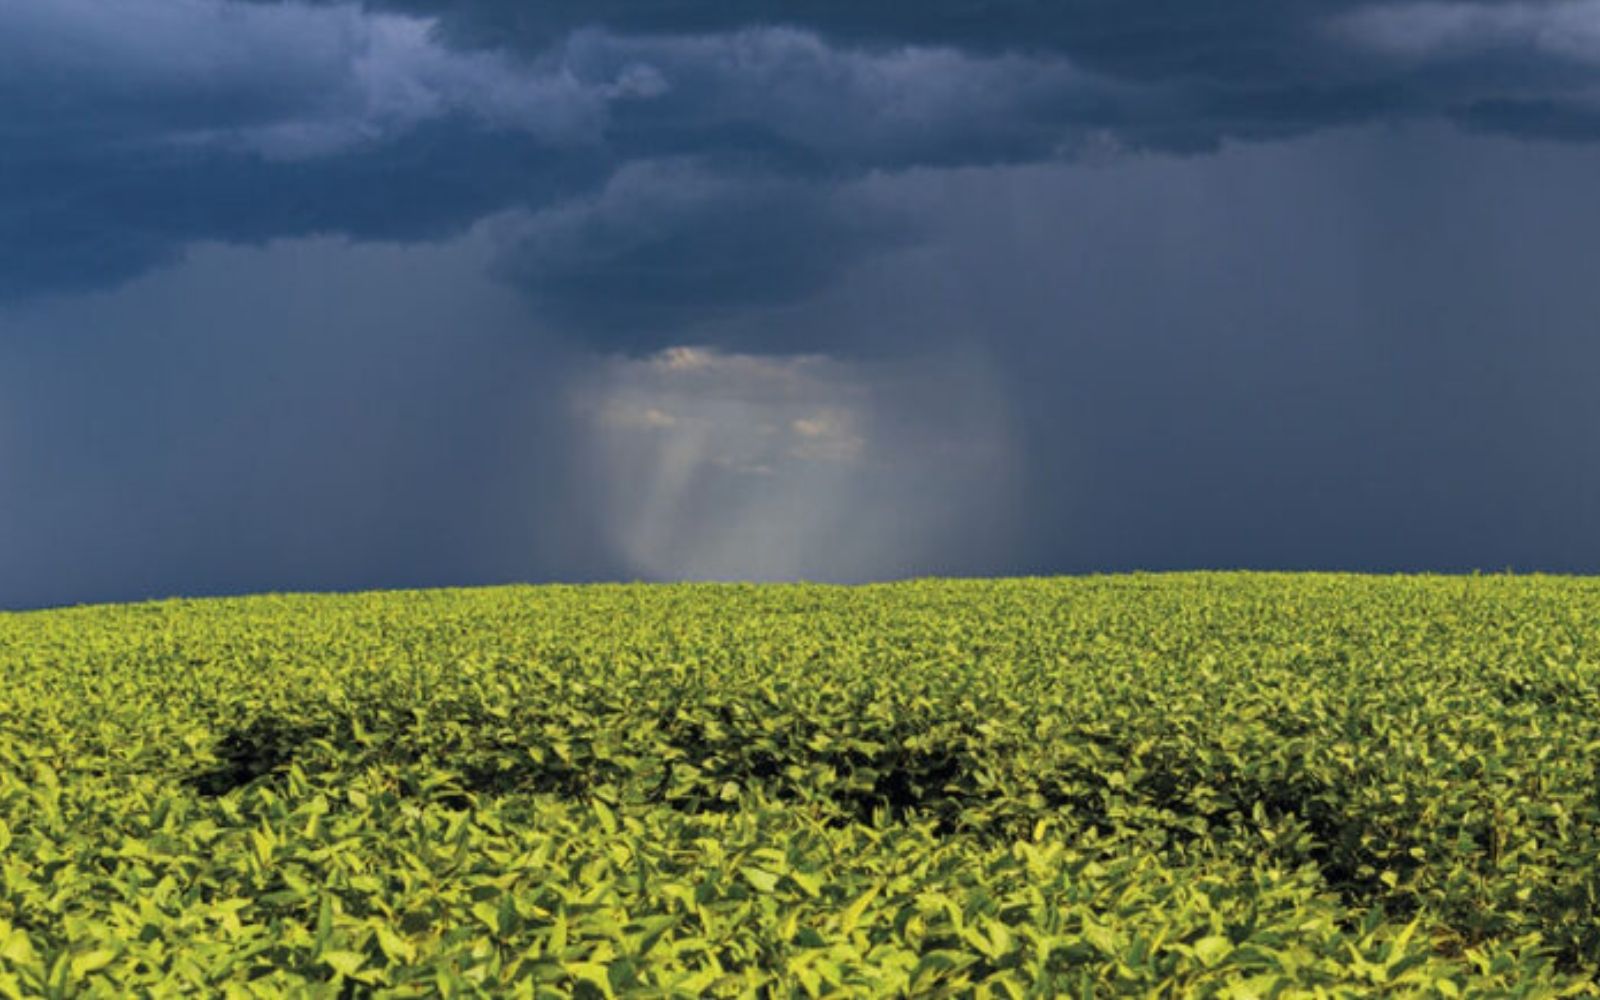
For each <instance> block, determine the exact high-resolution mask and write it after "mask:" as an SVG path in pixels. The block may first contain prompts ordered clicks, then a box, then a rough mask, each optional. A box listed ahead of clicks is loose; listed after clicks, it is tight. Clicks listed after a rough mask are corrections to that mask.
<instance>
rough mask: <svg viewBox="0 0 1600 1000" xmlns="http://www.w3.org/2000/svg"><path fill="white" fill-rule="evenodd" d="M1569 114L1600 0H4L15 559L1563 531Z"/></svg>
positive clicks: (768, 569) (1, 171) (1587, 458)
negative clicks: (895, 0)
mask: <svg viewBox="0 0 1600 1000" xmlns="http://www.w3.org/2000/svg"><path fill="white" fill-rule="evenodd" d="M1596 138H1600V3H1596V2H1594V0H1545V2H1493V3H1487V2H1481V3H1456V2H1390V3H1384V2H1379V3H1365V2H1343V0H1324V2H1298V0H1292V2H1286V3H1272V4H1267V3H1261V2H1256V0H1249V2H1246V0H1223V2H1219V3H1210V4H1204V5H1199V6H1196V5H1194V4H1188V3H1183V4H1179V3H1155V4H1105V3H1100V2H1090V0H1067V2H1063V3H1059V4H1048V5H1046V4H1032V3H1015V4H1012V3H1000V4H988V5H981V6H980V7H978V8H974V7H973V6H972V5H970V4H967V3H958V2H945V0H934V2H932V3H927V4H918V5H915V6H896V5H881V4H880V5H862V4H852V3H841V2H833V0H816V2H805V3H783V4H775V3H763V4H755V5H750V4H727V3H703V2H690V3H681V4H670V5H662V4H647V3H635V2H631V0H630V2H624V0H607V2H601V3H593V2H585V3H577V2H567V0H556V2H550V3H541V4H536V5H528V4H522V3H511V2H508V0H470V2H465V3H451V4H443V3H437V2H432V0H368V2H364V3H353V2H339V3H315V2H277V0H274V2H245V0H160V2H157V0H106V2H88V0H48V2H47V0H10V2H5V3H0V394H3V395H0V544H3V545H4V553H3V554H4V556H5V558H4V560H3V563H4V569H0V601H3V602H5V603H8V604H12V605H27V604H36V603H48V602H59V601H72V600H79V599H102V598H121V597H138V596H151V595H157V594H163V593H194V592H217V591H232V590H255V589H268V588H326V587H358V586H380V585H382V586H396V585H404V584H419V585H420V584H428V583H469V582H492V581H495V580H511V579H551V578H561V579H590V578H617V577H630V576H648V577H652V578H656V577H660V578H671V577H679V576H718V577H729V576H731V577H743V576H750V577H786V576H808V577H817V578H826V579H865V578H871V577H876V576H884V575H901V574H912V573H928V572H948V573H963V572H971V573H979V572H1019V571H1028V572H1063V571H1083V570H1091V569H1128V568H1169V567H1182V566H1195V565H1207V566H1219V567H1230V566H1265V567H1281V568H1316V567H1323V568H1365V569H1426V568H1436V569H1467V568H1474V567H1482V568H1498V567H1500V566H1503V565H1505V564H1507V563H1516V564H1519V565H1522V566H1529V567H1531V568H1548V569H1572V568H1583V567H1591V568H1592V566H1593V565H1594V564H1595V563H1596V562H1600V551H1597V550H1596V549H1595V548H1594V542H1593V539H1594V538H1596V537H1600V536H1597V535H1596V534H1595V531H1594V530H1593V529H1594V527H1595V520H1594V518H1595V513H1594V511H1595V506H1596V494H1595V482H1594V477H1593V474H1592V473H1591V472H1590V471H1589V470H1590V469H1591V468H1593V466H1594V461H1595V459H1596V457H1597V456H1595V454H1594V449H1593V446H1592V444H1591V443H1590V441H1589V438H1590V435H1588V434H1587V433H1586V430H1585V429H1586V428H1588V427H1590V426H1592V425H1593V419H1595V417H1596V414H1595V413H1594V407H1593V404H1592V403H1591V402H1590V399H1591V397H1592V393H1589V392H1588V391H1587V388H1586V387H1587V386H1588V385H1590V384H1592V373H1593V371H1594V370H1595V367H1596V363H1597V357H1596V355H1597V352H1596V349H1595V348H1593V347H1592V346H1591V342H1592V331H1591V330H1590V328H1589V323H1588V319H1587V317H1591V316H1592V315H1594V309H1595V307H1596V305H1597V303H1596V300H1595V292H1594V289H1593V284H1594V283H1593V282H1592V281H1591V280H1590V279H1589V278H1588V277H1587V271H1588V268H1587V267H1586V266H1585V264H1584V262H1585V261H1587V260H1592V259H1594V257H1595V249H1596V248H1595V246H1594V237H1593V233H1594V232H1596V231H1600V229H1597V228H1596V226H1597V225H1600V202H1597V199H1596V198H1595V196H1594V195H1593V194H1592V193H1591V192H1592V191H1593V189H1594V184H1593V180H1592V178H1593V177H1594V176H1596V174H1595V167H1596V166H1597V165H1600V164H1597V160H1596V153H1595V149H1596V147H1595V145H1594V144H1593V142H1592V140H1594V139H1596ZM684 359H696V364H695V365H691V366H689V369H691V370H686V369H685V367H684ZM763 428H771V429H770V430H765V429H763Z"/></svg>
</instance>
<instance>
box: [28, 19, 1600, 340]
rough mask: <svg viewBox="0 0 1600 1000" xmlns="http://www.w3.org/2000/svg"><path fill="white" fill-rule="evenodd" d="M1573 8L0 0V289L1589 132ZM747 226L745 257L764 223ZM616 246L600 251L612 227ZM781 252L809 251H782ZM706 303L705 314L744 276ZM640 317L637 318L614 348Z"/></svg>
mask: <svg viewBox="0 0 1600 1000" xmlns="http://www.w3.org/2000/svg"><path fill="white" fill-rule="evenodd" d="M1595 10H1596V8H1595V5H1594V4H1593V3H1591V2H1589V0H1566V2H1558V3H1545V4H1521V3H1507V4H1494V5H1490V4H1450V3H1401V4H1387V5H1384V4H1379V5H1372V4H1354V3H1345V2H1320V3H1309V2H1286V3H1270V4H1269V3H1260V2H1250V3H1242V2H1224V3H1216V4H1192V3H1187V2H1185V3H1178V2H1175V0H1173V2H1166V0H1164V2H1160V3H1140V4H1128V3H1120V2H1119V3H1112V2H1109V0H1094V2H1081V0H1079V2H1062V3H1049V4H1046V3H1037V2H1009V3H1008V2H989V3H970V2H953V0H939V2H935V3H930V4H917V5H915V6H904V5H886V4H853V3H842V2H826V3H809V4H808V3H781V4H780V3H763V4H754V5H746V4H728V3H693V2H683V3H673V4H656V3H622V2H611V3H600V4H594V3H581V4H580V3H575V2H559V3H547V4H523V3H513V2H509V0H478V2H471V3H465V4H438V3H425V2H421V0H396V2H394V3H368V4H367V5H365V7H357V6H353V5H349V4H343V3H338V4H333V3H329V4H303V3H282V2H274V3H256V4H244V3H236V2H230V0H181V2H176V3H157V2H155V0H123V2H120V3H116V4H110V5H103V4H101V5H97V4H90V3H87V2H85V0H61V2H57V3H48V4H47V3H44V2H42V0H40V2H25V3H24V2H19V3H13V4H10V5H7V6H6V7H5V8H4V9H3V10H0V101H3V104H4V112H5V114H4V116H3V118H0V247H4V248H5V249H4V250H3V251H0V254H3V259H0V274H3V275H4V277H3V278H0V294H4V295H8V296H11V297H17V296H26V295H28V294H33V293H37V292H41V291H49V290H52V289H70V288H82V287H93V286H95V285H99V284H103V283H105V282H109V281H115V280H122V279H125V278H127V277H129V276H132V275H135V274H138V273H141V272H142V271H143V270H145V269H147V268H149V267H151V266H155V265H158V264H162V263H168V262H170V261H172V260H174V259H176V258H177V257H178V256H179V255H180V254H181V252H182V248H183V247H184V246H185V245H186V244H188V243H189V242H191V241H194V240H205V239H212V240H221V241H227V242H255V241H260V240H263V239H268V238H274V237H285V236H297V235H310V234H318V233H332V234H343V235H348V236H352V237H355V238H358V239H404V240H417V239H433V238H439V237H441V236H445V235H449V234H452V233H457V232H460V231H462V230H464V229H465V227H467V226H468V225H470V224H471V223H473V222H474V221H476V220H478V219H481V218H483V217H485V216H487V215H490V214H493V213H494V212H497V211H502V210H511V209H516V210H537V209H540V208H543V207H546V206H551V205H558V204H560V203H562V202H563V201H565V200H567V199H570V198H573V197H580V196H582V197H592V196H593V194H594V193H595V192H597V191H600V190H601V189H602V188H603V186H604V185H605V184H606V183H607V181H608V179H609V178H610V177H611V175H612V174H614V173H615V172H617V171H618V170H620V169H622V168H624V167H626V166H627V165H629V164H633V163H649V162H653V161H658V160H663V159H684V158H694V159H696V160H698V161H700V163H701V164H702V172H703V171H705V170H716V169H720V168H723V167H726V168H727V169H728V170H729V171H730V172H731V174H732V175H733V179H732V180H730V182H729V183H728V184H726V185H725V189H726V190H727V191H728V192H729V194H730V198H732V199H733V200H732V201H730V203H729V205H728V206H727V207H726V209H725V210H724V211H722V212H721V213H720V215H721V216H722V217H723V219H724V220H731V219H734V218H735V217H737V216H738V215H739V213H738V210H737V206H738V204H739V199H741V198H744V197H746V196H747V194H746V193H744V192H747V190H748V185H747V184H746V183H745V182H744V181H743V180H741V179H740V178H743V177H746V176H748V174H749V173H750V172H751V171H752V170H753V169H754V170H760V171H764V172H767V173H769V174H771V175H773V177H774V178H782V179H783V180H782V181H781V183H786V184H790V185H791V186H790V187H789V189H788V190H790V191H793V192H796V194H797V201H796V202H795V204H796V205H797V206H799V207H801V208H802V209H803V208H804V206H806V205H813V206H826V205H828V204H830V202H831V198H830V195H829V193H828V188H829V187H830V186H832V185H834V184H835V183H837V182H838V181H839V180H841V179H847V178H850V177H853V176H859V175H861V174H863V173H866V172H871V171H878V170H901V169H908V168H914V167H920V166H936V167H948V166H959V165H972V164H1004V163H1025V162H1034V161H1050V160H1071V159H1073V158H1076V157H1079V156H1083V155H1091V154H1092V155H1103V154H1104V153H1106V152H1107V151H1112V152H1116V151H1121V152H1126V151H1130V150H1154V151H1166V152H1177V153H1205V152H1214V151H1215V150H1217V149H1218V148H1219V146H1220V144H1221V143H1222V142H1224V141H1225V140H1227V139H1228V138H1230V137H1231V138H1240V139H1265V138H1274V137H1285V136H1290V135H1294V134H1297V133H1302V132H1306V131H1310V130H1315V129H1319V128H1325V127H1329V126H1331V125H1343V124H1350V123H1359V122H1362V121H1371V120H1379V119H1397V118H1405V117H1412V116H1419V115H1441V116H1445V117H1450V118H1454V119H1457V120H1460V121H1462V122H1463V123H1465V124H1467V125H1469V126H1471V127H1474V128H1487V129H1494V130H1498V131H1504V132H1508V133H1511V134H1529V135H1560V136H1562V137H1565V138H1573V139H1576V138H1583V137H1586V136H1587V134H1588V131H1589V129H1588V127H1587V126H1588V123H1589V121H1590V118H1591V117H1592V112H1591V111H1590V108H1591V105H1590V104H1589V103H1588V101H1589V99H1588V97H1587V96H1586V94H1587V88H1590V87H1592V86H1593V85H1594V83H1595V80H1596V75H1595V71H1596V54H1597V49H1596V45H1595V39H1594V32H1593V30H1592V25H1593V23H1594V21H1595ZM804 185H810V189H809V190H808V189H807V188H806V187H805V186H804ZM802 191H805V192H807V193H804V194H799V193H800V192H802ZM688 197H690V198H696V197H699V193H698V192H695V191H691V192H689V193H688ZM700 211H702V213H709V212H711V210H710V209H700ZM787 214H788V217H789V220H790V221H792V222H794V223H795V224H797V225H803V226H804V227H806V232H807V235H808V238H807V240H805V241H801V240H798V239H796V240H789V241H788V243H789V246H790V252H789V255H788V256H787V257H786V258H785V259H786V260H788V261H789V262H790V263H792V264H793V265H794V267H795V271H796V275H797V277H796V280H795V282H793V283H789V282H781V281H780V282H775V283H773V285H772V289H773V292H774V299H773V301H774V302H781V301H784V300H785V298H786V297H787V296H789V295H791V294H792V293H793V290H794V289H796V288H800V287H815V286H816V284H817V283H818V282H819V281H824V280H826V276H827V274H828V273H836V272H837V269H838V265H839V264H842V263H844V262H847V261H851V260H855V259H857V258H856V256H855V255H853V254H852V253H849V252H846V253H838V254H836V253H834V252H832V251H831V250H830V249H829V247H830V246H831V245H834V244H836V245H838V246H841V247H848V246H852V245H856V244H857V242H858V241H857V234H856V233H855V231H854V228H853V227H851V226H833V225H832V223H831V221H830V219H829V217H828V212H827V211H826V210H824V211H820V212H818V213H807V212H805V211H803V210H802V211H792V212H789V213H787ZM744 218H745V219H746V220H747V221H746V224H747V226H748V227H749V232H748V233H747V234H746V236H745V237H743V239H744V240H745V241H746V242H747V243H748V242H755V241H756V239H757V237H758V235H759V234H761V233H768V234H770V233H772V232H774V231H775V229H776V227H775V226H771V225H768V224H766V223H765V222H763V221H761V220H760V218H759V216H751V215H746V216H744ZM731 224H732V223H731V222H728V221H723V222H721V223H719V224H718V226H717V227H716V228H717V231H718V234H719V236H718V238H719V239H725V238H728V237H729V232H728V227H729V225H731ZM705 233H706V230H705V229H703V228H700V227H696V226H686V227H684V228H683V229H682V237H683V238H682V239H681V240H680V241H678V242H677V243H676V244H675V246H676V249H675V250H674V249H672V248H669V246H668V245H667V244H666V243H665V242H660V239H662V238H658V243H657V245H658V246H659V247H660V250H661V257H662V259H663V260H677V261H680V262H682V265H683V266H684V267H685V268H689V267H691V266H692V265H691V262H692V261H694V260H695V259H696V258H697V256H698V255H697V248H696V246H695V245H694V243H693V242H692V241H693V240H694V239H695V238H698V237H700V236H701V235H703V234H705ZM619 239H620V240H621V243H620V244H619V245H618V247H617V248H616V249H615V251H614V254H615V256H616V258H617V259H618V260H619V262H620V261H622V260H625V259H627V258H628V257H629V255H630V254H634V253H636V252H637V248H638V241H639V237H636V236H630V235H626V234H619ZM780 239H781V237H780ZM869 242H870V241H869ZM803 245H809V246H811V247H813V248H814V251H813V252H812V253H811V255H810V257H809V258H808V259H805V260H800V259H798V258H797V257H796V256H795V255H796V254H798V253H799V252H800V251H801V249H802V247H803ZM587 246H588V247H589V249H591V250H594V251H596V252H597V255H598V256H604V254H602V253H599V252H598V247H597V246H596V245H595V244H594V242H593V240H591V241H589V243H588V244H587ZM712 252H714V251H712ZM834 262H838V263H837V264H836V263H834ZM506 270H507V273H524V274H526V273H527V272H526V270H525V269H519V268H518V267H516V266H515V265H514V264H513V265H512V266H510V267H508V268H507V269H506ZM802 276H803V277H802ZM684 280H685V283H686V284H692V283H693V282H694V280H695V279H694V275H693V274H691V273H687V272H686V273H685V275H684ZM563 283H565V284H566V285H567V286H568V287H573V286H572V285H571V281H570V277H568V278H563V277H561V276H553V277H552V280H551V281H549V282H544V283H543V285H544V286H547V287H541V283H540V282H539V281H538V279H537V278H535V279H534V287H533V290H534V291H535V292H536V293H538V294H539V295H541V296H543V298H544V299H545V300H546V301H552V302H554V301H556V300H557V299H558V298H560V299H562V301H563V309H562V311H561V316H562V318H563V319H564V320H566V321H569V322H571V323H573V324H574V329H573V333H574V334H575V335H577V336H580V337H583V336H590V335H594V336H597V337H606V336H609V335H611V334H614V333H622V334H624V336H627V332H626V331H623V330H621V328H620V326H619V324H618V317H616V316H615V315H614V310H613V309H612V307H611V300H612V299H614V296H610V295H604V296H602V297H601V299H600V300H599V301H597V302H596V303H595V305H596V313H595V315H594V316H593V317H592V319H593V322H594V324H595V329H594V330H592V331H591V330H588V329H586V328H585V327H584V323H585V321H586V320H587V319H588V317H585V316H584V315H583V314H582V311H581V309H579V308H577V307H578V305H579V303H577V301H576V299H575V298H573V297H572V296H570V295H569V296H552V295H551V294H550V291H551V288H552V287H554V286H556V285H560V284H563ZM726 287H727V288H728V291H729V294H730V295H731V298H730V301H729V302H728V303H727V304H728V305H729V306H730V307H731V306H738V305H742V304H748V303H749V301H750V299H749V296H751V295H752V294H753V293H754V292H755V290H756V284H755V283H753V282H750V281H743V282H734V283H731V284H729V285H728V286H726ZM711 304H712V305H713V306H714V305H715V304H714V303H711ZM654 318H655V317H652V316H650V315H647V311H646V310H642V309H641V310H640V312H639V315H638V319H639V320H640V321H641V326H640V328H639V329H636V330H634V331H633V335H635V336H643V333H642V332H641V331H642V330H643V329H645V328H646V327H647V326H648V323H647V322H646V321H648V320H651V319H654ZM666 325H668V326H672V325H673V324H671V323H668V324H666Z"/></svg>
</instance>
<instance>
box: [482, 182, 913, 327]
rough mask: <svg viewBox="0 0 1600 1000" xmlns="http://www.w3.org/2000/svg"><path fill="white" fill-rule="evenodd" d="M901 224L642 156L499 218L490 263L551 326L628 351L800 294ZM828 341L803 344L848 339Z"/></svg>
mask: <svg viewBox="0 0 1600 1000" xmlns="http://www.w3.org/2000/svg"><path fill="white" fill-rule="evenodd" d="M909 233H910V226H909V222H908V221H907V220H906V219H904V218H903V217H897V216H895V215H894V214H893V213H891V212H889V211H887V210H885V209H883V208H882V207H880V206H877V205H874V204H873V203H872V202H871V201H870V200H868V199H865V198H860V197H857V198H851V197H849V196H848V195H846V194H841V193H839V192H837V191H835V190H833V189H829V188H824V187H821V186H819V185H815V184H809V183H805V182H801V181H795V180H786V179H777V178H772V177H769V176H765V175H762V174H756V175H753V176H734V175H730V174H728V173H725V172H715V171H708V170H706V169H704V168H701V167H698V166H696V165H695V164H693V163H689V162H652V163H648V164H638V165H633V166H629V167H625V168H623V169H622V170H621V171H619V172H618V173H617V174H616V175H615V176H614V177H613V178H612V179H611V182H610V183H609V184H608V185H607V186H606V188H605V190H604V191H602V192H600V193H599V194H598V195H596V196H594V197H592V198H588V199H584V200H582V201H579V202H576V203H572V204H567V205H562V206H560V207H557V208H552V209H547V210H546V211H544V212H542V213H539V214H537V215H533V216H531V217H528V218H526V219H521V220H517V221H515V222H512V223H510V224H508V225H507V226H505V227H504V238H506V239H507V240H508V249H507V250H506V251H505V253H504V254H503V255H502V257H501V261H500V265H499V268H498V270H499V272H500V273H501V274H503V275H506V276H507V277H509V278H510V279H511V280H512V281H513V282H515V283H516V284H517V285H519V286H520V287H522V288H524V289H527V290H528V291H529V293H530V294H531V295H532V297H533V301H534V303H535V305H536V307H537V308H538V309H539V310H540V312H541V313H542V314H543V315H545V316H547V317H550V318H551V319H552V320H553V321H554V322H556V324H557V325H558V326H561V327H569V328H577V329H582V330H585V331H589V332H590V333H591V335H592V340H598V341H601V342H603V343H606V344H608V345H613V346H616V347H620V348H622V349H631V350H638V349H648V348H650V347H653V346H657V345H659V344H660V343H662V342H663V341H666V342H670V341H671V340H672V338H673V337H674V336H675V335H677V334H678V333H679V332H680V331H681V330H683V329H684V328H685V327H691V326H695V325H696V324H699V323H704V322H707V321H712V320H716V319H718V318H723V317H727V316H730V315H737V314H738V313H739V312H741V311H742V310H745V309H749V308H752V307H760V306H770V305H775V304H783V303H790V302H797V301H800V300H802V299H804V298H806V297H808V296H810V295H813V294H815V293H816V292H817V291H819V290H820V289H822V288H823V287H825V286H826V285H827V284H828V282H829V280H830V278H831V277H832V276H833V274H834V273H836V272H837V271H839V270H841V269H849V268H850V267H852V266H853V265H854V264H856V263H858V262H859V261H860V260H861V259H862V258H863V257H864V256H866V255H870V254H872V253H874V252H877V251H880V250H883V249H885V248H886V247H890V246H894V245H897V244H903V243H905V242H906V240H907V237H908V235H909ZM746 329H748V328H746ZM827 340H828V338H826V337H825V336H819V337H818V338H816V340H815V341H814V342H813V343H811V344H810V345H808V346H809V347H810V349H812V350H817V349H821V348H825V347H831V348H834V349H845V350H848V349H849V344H848V343H828V342H827ZM724 341H725V342H729V341H728V339H727V338H724ZM732 342H733V343H735V344H736V345H737V341H732ZM747 346H756V347H760V346H763V345H762V344H760V343H756V344H753V345H747ZM765 346H770V344H767V345H765Z"/></svg>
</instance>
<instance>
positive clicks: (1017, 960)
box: [0, 574, 1600, 997]
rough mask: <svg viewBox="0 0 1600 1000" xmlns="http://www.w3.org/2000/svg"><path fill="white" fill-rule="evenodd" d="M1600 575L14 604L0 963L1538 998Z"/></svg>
mask: <svg viewBox="0 0 1600 1000" xmlns="http://www.w3.org/2000/svg"><path fill="white" fill-rule="evenodd" d="M1597 963H1600V581H1590V580H1581V579H1566V578H1549V577H1511V576H1478V577H1360V576H1329V575H1252V574H1181V575H1135V576H1120V577H1091V578H1082V579H1060V580H998V581H918V582H910V583H902V584H885V585H875V586H869V587H859V588H841V587H823V586H809V585H795V586H788V585H785V586H754V585H673V586H610V585H608V586H594V587H510V588H495V589H486V590H450V591H422V592H396V593H380V594H358V595H336V596H264V597H253V598H242V599H228V600H207V601H169V602H160V603H150V604H140V605H126V606H113V607H86V608H76V609H66V610H59V611H47V612H30V613H23V614H9V615H0V994H3V995H10V996H18V997H22V996H29V997H31V996H41V995H43V996H116V997H125V996H195V995H219V996H221V995H226V996H285V995H288V996H368V995H377V996H433V995H447V996H475V995H492V996H552V997H555V996H612V995H616V996H684V997H690V996H701V995H755V996H775V997H776V996H782V997H791V996H799V997H804V996H813V997H814V996H829V995H845V996H852V995H859V996H917V997H922V996H947V995H948V996H980V997H981V996H989V997H1036V996H1064V995H1070V996H1107V995H1140V996H1171V997H1186V996H1228V997H1298V996H1362V997H1365V996H1379V995H1383V996H1442V997H1456V996H1530V997H1531V996H1555V995H1572V994H1581V995H1596V994H1597V993H1600V990H1597V989H1596V987H1595V985H1594V983H1595V975H1596V968H1597Z"/></svg>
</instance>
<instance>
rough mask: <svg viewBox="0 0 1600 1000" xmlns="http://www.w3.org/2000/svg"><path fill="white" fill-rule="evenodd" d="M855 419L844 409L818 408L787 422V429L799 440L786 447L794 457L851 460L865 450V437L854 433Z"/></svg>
mask: <svg viewBox="0 0 1600 1000" xmlns="http://www.w3.org/2000/svg"><path fill="white" fill-rule="evenodd" d="M854 423H855V418H854V416H853V415H852V414H851V413H850V412H849V411H847V410H841V409H828V410H821V411H819V412H817V413H815V414H813V415H811V416H808V417H797V418H795V419H794V420H792V421H790V422H789V429H790V430H791V431H793V432H794V434H795V436H796V437H799V438H801V439H802V441H801V443H800V444H797V445H795V446H794V447H793V448H791V449H789V454H790V455H792V456H793V457H795V458H798V459H802V460H804V461H812V462H854V461H856V460H857V459H859V458H860V457H861V454H862V452H863V451H864V450H865V449H866V446H867V441H866V438H864V437H862V436H861V435H860V434H858V433H856V432H855V429H854V426H853V425H854Z"/></svg>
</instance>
